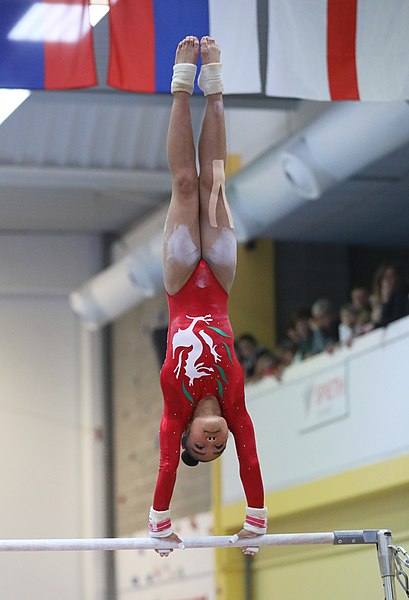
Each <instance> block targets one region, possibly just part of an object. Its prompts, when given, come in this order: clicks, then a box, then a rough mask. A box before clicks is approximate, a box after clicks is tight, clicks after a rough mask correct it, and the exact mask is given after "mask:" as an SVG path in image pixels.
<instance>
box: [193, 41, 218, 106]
mask: <svg viewBox="0 0 409 600" xmlns="http://www.w3.org/2000/svg"><path fill="white" fill-rule="evenodd" d="M200 56H201V58H202V68H201V69H200V74H199V78H198V80H197V83H198V85H199V87H200V89H201V90H203V93H204V95H205V96H213V100H218V99H219V95H220V94H222V93H223V80H222V65H221V63H220V48H219V46H218V45H217V42H216V40H215V39H213V38H211V37H209V36H205V37H202V39H201V40H200Z"/></svg>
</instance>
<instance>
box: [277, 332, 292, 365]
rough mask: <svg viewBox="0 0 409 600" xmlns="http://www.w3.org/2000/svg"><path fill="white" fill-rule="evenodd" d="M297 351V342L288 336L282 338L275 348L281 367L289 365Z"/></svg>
mask: <svg viewBox="0 0 409 600" xmlns="http://www.w3.org/2000/svg"><path fill="white" fill-rule="evenodd" d="M296 352H297V344H296V343H295V342H293V341H292V340H291V339H289V338H286V339H284V340H281V342H280V343H279V344H278V346H277V347H276V349H275V355H276V357H277V359H278V360H279V362H280V365H281V368H282V369H283V368H285V367H289V366H290V365H291V364H292V363H293V361H294V356H295V355H296Z"/></svg>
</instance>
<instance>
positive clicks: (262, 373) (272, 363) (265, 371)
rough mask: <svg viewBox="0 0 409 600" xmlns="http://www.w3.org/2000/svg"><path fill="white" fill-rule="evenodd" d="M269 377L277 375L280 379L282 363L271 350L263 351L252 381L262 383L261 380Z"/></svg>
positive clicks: (259, 356) (258, 359) (258, 358)
mask: <svg viewBox="0 0 409 600" xmlns="http://www.w3.org/2000/svg"><path fill="white" fill-rule="evenodd" d="M269 375H275V376H276V377H277V378H278V379H279V378H280V375H281V365H280V361H279V360H278V358H277V357H276V356H275V355H274V354H273V353H272V352H270V350H262V351H261V352H260V354H259V355H258V357H257V360H256V364H255V367H254V375H253V377H252V378H251V381H260V379H263V377H267V376H269Z"/></svg>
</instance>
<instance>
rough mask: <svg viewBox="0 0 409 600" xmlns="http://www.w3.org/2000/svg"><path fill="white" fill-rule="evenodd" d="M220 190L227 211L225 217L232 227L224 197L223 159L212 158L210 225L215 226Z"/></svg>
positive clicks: (228, 208)
mask: <svg viewBox="0 0 409 600" xmlns="http://www.w3.org/2000/svg"><path fill="white" fill-rule="evenodd" d="M220 189H221V191H222V198H223V203H224V208H225V210H226V213H227V218H228V220H229V225H230V227H232V228H233V227H234V225H233V218H232V215H231V212H230V207H229V205H228V203H227V198H226V186H225V177H224V161H223V160H220V159H218V160H214V161H213V186H212V191H211V193H210V200H209V221H210V225H211V226H212V227H217V219H216V209H217V200H218V198H219V191H220Z"/></svg>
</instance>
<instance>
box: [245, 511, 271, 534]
mask: <svg viewBox="0 0 409 600" xmlns="http://www.w3.org/2000/svg"><path fill="white" fill-rule="evenodd" d="M243 528H244V529H246V530H247V531H251V532H253V533H257V534H261V535H262V534H264V533H266V532H267V508H266V507H264V508H251V506H248V507H247V509H246V520H245V521H244V525H243Z"/></svg>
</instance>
